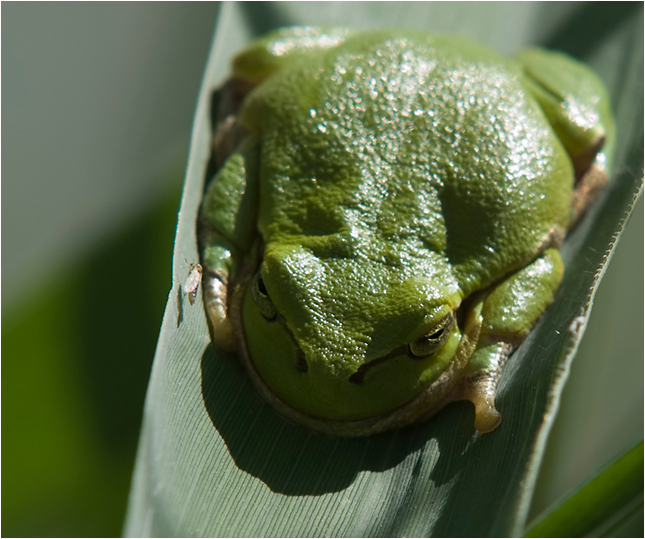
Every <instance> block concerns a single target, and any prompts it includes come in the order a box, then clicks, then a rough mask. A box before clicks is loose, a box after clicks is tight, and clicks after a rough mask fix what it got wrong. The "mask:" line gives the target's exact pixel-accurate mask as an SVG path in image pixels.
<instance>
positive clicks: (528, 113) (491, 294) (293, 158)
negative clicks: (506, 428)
mask: <svg viewBox="0 0 645 539" xmlns="http://www.w3.org/2000/svg"><path fill="white" fill-rule="evenodd" d="M222 96H223V97H222V99H221V103H222V107H223V108H222V109H221V110H220V111H219V119H218V122H217V124H218V125H217V126H215V127H216V129H215V134H214V143H213V145H214V153H215V159H216V161H217V163H218V165H219V169H218V171H217V172H216V173H215V174H214V177H213V178H212V180H211V181H210V183H209V185H208V186H207V188H206V191H205V195H204V200H203V203H202V208H201V216H200V225H199V226H200V229H199V236H200V243H201V245H200V248H201V253H202V255H201V256H202V259H201V262H202V265H203V268H204V281H203V282H204V298H205V306H206V310H207V313H208V317H209V319H210V326H211V331H212V338H213V341H214V343H215V344H216V345H217V346H218V347H221V348H223V349H226V350H234V351H236V352H237V353H238V354H239V356H240V358H241V361H242V362H243V364H244V366H245V368H246V370H247V371H248V374H249V377H250V379H251V381H252V383H253V385H254V386H255V388H256V389H257V391H258V392H259V393H260V394H261V395H262V396H263V397H264V398H265V399H266V400H267V401H268V402H269V403H270V404H271V405H273V406H274V407H275V408H276V409H277V410H278V411H279V412H280V413H282V414H283V415H284V416H286V417H287V418H289V419H291V420H293V421H296V422H298V423H301V424H304V425H306V426H308V427H310V428H312V429H315V430H318V431H322V432H325V433H328V434H332V435H338V436H367V435H371V434H374V433H377V432H381V431H384V430H389V429H396V428H399V427H403V426H406V425H410V424H414V423H418V422H421V421H424V420H426V419H427V418H429V417H430V416H432V415H433V414H434V413H436V412H437V411H438V410H439V409H441V408H442V407H443V406H445V405H446V404H447V403H449V402H452V401H455V400H463V399H467V400H470V401H472V402H473V403H474V405H475V428H476V429H477V430H478V431H480V432H489V431H491V430H493V429H495V428H496V427H497V426H498V425H499V423H500V421H501V415H500V414H499V413H498V411H497V410H496V409H495V404H494V397H495V388H496V382H497V380H498V378H499V374H500V370H501V368H502V367H503V365H504V362H505V361H506V359H507V358H508V356H509V354H510V353H511V352H512V350H513V349H514V347H516V346H517V345H518V344H519V343H520V342H521V341H522V339H523V338H524V337H525V336H526V335H527V333H528V332H529V330H530V329H531V328H532V327H533V326H534V324H535V323H536V321H537V320H538V318H539V317H540V315H541V314H542V313H543V312H544V310H545V309H546V308H547V306H548V305H549V304H550V303H551V302H552V300H553V296H554V293H555V291H556V289H557V288H558V285H559V283H560V280H561V278H562V273H563V265H562V261H561V258H560V254H559V251H558V247H559V246H560V244H561V242H562V240H563V239H564V237H565V235H566V233H567V230H568V229H569V228H570V227H571V226H572V223H574V222H575V221H576V219H577V218H578V217H579V216H580V214H581V213H582V212H583V211H584V209H585V208H586V207H587V206H588V204H589V202H590V201H591V200H592V199H593V197H594V195H595V194H596V193H597V192H598V190H599V189H600V188H601V187H602V185H603V184H604V183H605V182H606V179H607V170H609V167H610V159H611V149H612V143H613V131H614V126H613V119H612V116H611V111H610V106H609V101H608V98H607V95H606V91H605V89H604V88H603V85H602V83H601V82H600V80H599V79H598V77H597V76H596V75H595V74H594V73H592V72H591V71H590V70H589V69H588V68H587V67H585V66H583V65H581V64H580V63H578V62H576V61H575V60H573V59H571V58H569V57H567V56H565V55H563V54H559V53H556V52H547V51H544V50H539V49H529V50H525V51H523V52H520V53H519V54H518V55H517V56H516V57H515V58H514V59H505V58H503V57H501V56H499V55H498V54H497V53H495V52H494V51H491V50H489V49H488V48H486V47H484V46H482V45H480V44H477V43H475V42H473V41H471V40H469V39H465V38H462V37H455V36H446V35H429V34H427V33H424V32H417V31H401V30H376V31H365V32H353V31H350V30H345V29H331V30H330V29H318V28H308V27H306V28H305V27H301V28H287V29H282V30H279V31H277V32H274V33H272V34H270V35H268V36H266V37H264V38H263V39H260V40H259V41H257V42H255V43H253V44H251V45H250V46H249V47H248V48H247V49H246V50H243V51H242V52H241V53H240V54H238V56H237V57H236V58H235V59H234V61H233V74H232V77H231V79H230V80H229V81H228V83H227V84H226V85H225V87H224V90H223V93H222Z"/></svg>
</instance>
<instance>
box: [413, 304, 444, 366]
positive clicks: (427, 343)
mask: <svg viewBox="0 0 645 539" xmlns="http://www.w3.org/2000/svg"><path fill="white" fill-rule="evenodd" d="M454 324H455V315H454V313H449V314H447V315H446V316H444V317H443V318H442V319H441V320H439V322H438V323H437V324H436V325H435V326H434V327H433V328H432V329H430V331H429V332H428V333H426V334H425V335H424V336H423V337H420V338H419V339H417V340H416V341H413V342H411V343H410V344H409V345H408V348H409V350H410V355H411V356H412V357H413V358H424V357H427V356H429V355H430V354H433V353H434V352H436V351H437V350H440V349H441V347H442V346H443V345H444V344H445V343H446V341H447V340H448V337H450V332H451V330H452V327H453V325H454Z"/></svg>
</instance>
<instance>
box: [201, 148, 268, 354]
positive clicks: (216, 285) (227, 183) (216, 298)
mask: <svg viewBox="0 0 645 539" xmlns="http://www.w3.org/2000/svg"><path fill="white" fill-rule="evenodd" d="M258 151H259V144H258V141H257V138H256V137H253V136H249V137H247V138H246V139H244V141H243V142H242V143H241V144H240V146H239V147H238V149H237V150H236V151H234V152H233V153H232V154H231V155H230V156H229V157H228V159H227V160H226V162H225V163H224V165H223V166H222V168H221V169H220V170H219V171H218V172H217V174H216V175H215V177H214V178H213V180H212V181H211V182H210V184H209V187H208V190H207V191H206V194H205V196H204V202H203V204H202V208H201V213H200V234H199V236H200V238H199V239H200V250H201V259H202V265H203V266H204V279H203V289H204V303H205V305H206V312H207V313H208V317H209V319H210V322H211V326H212V329H213V340H214V341H215V344H216V345H217V346H219V347H220V348H222V349H224V350H228V351H234V350H235V348H236V344H235V342H236V339H235V335H234V330H233V326H232V324H231V317H230V314H229V308H230V296H231V292H232V290H233V287H234V286H235V284H236V278H237V274H238V272H239V268H240V266H241V262H242V258H243V257H244V256H245V255H246V254H247V253H248V252H249V251H250V250H251V246H252V245H253V242H254V240H255V237H256V235H257V228H256V218H257V205H258V192H257V190H258V181H257V178H258V167H257V163H258Z"/></svg>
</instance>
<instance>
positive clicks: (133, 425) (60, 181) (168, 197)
mask: <svg viewBox="0 0 645 539" xmlns="http://www.w3.org/2000/svg"><path fill="white" fill-rule="evenodd" d="M217 13H218V4H217V3H123V4H108V3H105V4H104V3H91V4H90V3H61V4H59V3H24V4H22V3H12V4H3V5H2V51H3V54H2V60H3V62H2V78H3V82H4V84H3V100H2V149H3V152H2V175H3V185H2V187H3V195H4V196H3V199H2V225H3V227H2V228H3V233H2V255H3V257H2V285H3V287H2V288H3V295H2V315H3V317H2V321H3V325H2V351H3V352H4V354H3V359H4V361H3V367H2V374H3V383H2V389H3V397H2V404H3V413H2V419H3V421H2V434H3V447H2V449H3V472H4V473H3V475H2V487H3V494H4V496H3V499H2V516H3V519H2V520H3V521H2V534H3V535H5V536H119V535H120V534H121V528H122V525H123V517H124V514H125V508H126V501H127V494H128V489H129V483H130V475H131V473H132V466H133V463H134V455H135V451H136V445H137V439H138V435H139V427H140V423H141V414H142V410H143V401H144V398H145V391H146V386H147V382H148V376H149V372H150V366H151V364H152V358H153V355H154V350H155V346H156V340H157V335H158V332H159V326H160V324H161V319H162V315H163V309H164V305H165V303H166V297H167V294H168V291H169V290H170V286H171V255H172V247H173V238H174V229H175V226H176V218H177V210H178V208H179V198H180V192H181V184H182V180H183V172H184V168H185V164H186V158H187V154H188V145H189V139H190V129H191V125H192V119H193V114H194V109H195V104H196V102H197V95H198V91H199V86H200V83H201V78H202V72H203V69H204V65H205V63H206V58H207V55H208V51H209V48H210V44H211V40H212V34H213V29H214V27H215V21H216V17H217Z"/></svg>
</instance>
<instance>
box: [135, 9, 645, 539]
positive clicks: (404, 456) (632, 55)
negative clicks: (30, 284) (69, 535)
mask: <svg viewBox="0 0 645 539" xmlns="http://www.w3.org/2000/svg"><path fill="white" fill-rule="evenodd" d="M594 9H596V8H585V7H584V5H576V4H574V5H570V4H563V5H549V6H546V5H542V4H497V3H492V4H475V5H473V4H464V3H457V4H452V3H451V4H441V3H439V4H426V3H415V4H398V3H397V4H393V3H378V4H373V3H355V4H354V3H349V4H343V3H325V4H324V5H322V4H318V3H314V4H300V3H295V4H287V5H285V4H281V3H263V4H261V5H248V4H227V5H225V7H224V9H223V10H222V12H221V16H220V20H219V24H218V28H217V31H216V34H215V41H214V43H213V49H212V52H211V58H210V60H209V63H208V66H207V70H206V73H205V77H204V85H203V89H202V93H201V97H200V101H199V104H198V108H197V112H196V117H195V125H194V132H193V142H192V148H191V155H190V159H189V165H188V170H187V176H186V186H185V190H184V198H183V202H182V209H181V212H180V218H179V225H178V230H177V237H176V244H175V258H174V287H173V289H172V291H171V293H170V296H169V300H168V305H167V308H166V314H165V318H164V323H163V327H162V330H161V335H160V338H159V343H158V348H157V354H156V357H155V362H154V366H153V372H152V377H151V380H150V385H149V390H148V396H147V402H146V408H145V415H144V426H143V430H142V434H141V440H140V447H139V454H138V459H137V466H136V470H135V476H134V480H133V487H132V492H131V499H130V507H129V513H128V520H127V523H126V530H125V531H126V534H127V535H132V536H137V535H144V536H146V535H152V536H174V535H182V536H186V535H188V536H203V535H217V536H392V535H393V536H404V535H405V536H424V535H434V536H488V535H493V536H495V535H500V536H502V535H519V534H522V532H523V528H524V523H525V520H526V515H527V511H528V506H529V502H530V497H531V493H532V490H533V486H534V484H535V478H536V474H537V470H538V467H539V463H540V460H541V455H542V452H543V448H544V444H545V442H546V438H547V436H548V433H549V430H550V427H551V424H552V422H553V418H554V415H555V413H556V411H557V407H558V402H559V395H560V393H561V390H562V387H563V384H564V382H565V380H566V378H567V376H568V372H569V366H570V362H571V359H572V356H573V353H574V352H575V348H576V347H577V343H578V341H579V338H580V336H581V334H582V332H583V330H584V327H585V324H586V320H587V317H588V309H589V307H588V305H589V300H590V298H591V297H593V291H595V287H596V286H597V284H598V281H599V279H600V277H601V275H602V272H603V267H604V264H605V263H606V261H607V260H608V258H610V256H611V252H613V251H611V250H609V246H610V245H613V244H614V243H615V239H616V238H617V234H618V233H619V231H620V230H621V229H622V227H623V224H624V220H625V219H626V217H627V212H628V209H629V207H630V205H631V203H632V201H633V199H634V196H635V193H636V192H637V191H638V189H639V186H640V183H641V180H640V177H641V173H642V146H643V108H642V103H643V99H642V95H643V56H642V50H643V42H642V33H643V27H642V5H641V6H640V7H638V8H636V13H634V10H635V8H633V7H627V8H625V7H623V9H622V11H620V10H616V11H615V12H614V11H611V13H610V15H611V16H601V17H599V16H598V13H595V12H594ZM580 21H582V23H584V24H586V25H585V26H577V24H579V23H580ZM599 21H600V22H599ZM591 23H594V24H596V26H597V27H596V32H595V34H594V35H593V39H590V38H589V37H588V35H589V30H590V24H591ZM286 24H317V25H333V24H336V25H340V24H342V25H350V26H356V27H374V26H407V27H417V28H424V29H427V30H429V31H442V32H448V31H450V32H460V33H466V34H469V35H471V36H473V37H475V38H477V39H479V40H480V41H482V42H485V43H487V44H489V45H491V46H493V47H495V48H496V49H497V50H499V51H500V52H502V53H506V54H509V53H512V52H513V51H515V50H517V49H518V48H520V47H521V46H523V45H528V44H543V45H546V46H551V47H557V48H560V49H564V50H567V51H568V52H570V53H572V54H574V55H575V56H577V57H579V58H581V59H583V60H584V61H586V62H588V63H589V64H591V65H592V66H593V67H594V68H595V69H596V70H597V71H598V72H599V73H600V75H601V77H602V78H603V79H604V80H605V82H606V83H607V84H608V87H609V90H610V93H611V95H612V98H613V101H614V104H615V107H614V108H615V112H616V116H617V122H618V137H619V138H618V143H617V154H616V160H615V164H616V166H615V168H616V173H615V174H614V178H613V180H612V182H611V184H610V185H609V186H608V188H607V189H606V190H605V192H604V193H603V195H602V197H601V199H600V200H599V201H598V202H597V204H596V205H595V206H594V208H593V210H592V211H591V212H590V214H589V215H587V217H586V218H585V219H584V221H583V222H582V223H581V224H580V226H578V227H577V228H576V230H575V231H574V233H573V234H572V235H571V237H570V238H569V239H568V241H567V243H566V245H565V247H564V249H563V251H562V254H563V258H564V261H565V265H566V273H565V277H564V282H563V284H562V286H561V288H560V289H559V291H558V294H557V297H556V301H555V303H554V304H553V305H552V307H551V308H550V309H549V311H548V313H547V316H545V317H544V318H543V320H542V321H541V323H540V324H539V325H538V327H536V328H535V330H534V331H533V332H532V333H531V335H530V336H529V338H528V339H527V340H526V341H525V342H524V344H523V345H522V346H521V347H520V349H519V350H518V351H517V352H516V353H515V354H514V355H513V356H512V360H511V361H510V362H509V364H508V367H507V368H506V369H505V371H504V374H503V377H502V380H501V382H500V388H499V394H498V399H497V404H498V408H499V409H500V410H501V411H502V414H503V415H504V420H503V423H502V425H501V427H500V428H499V429H497V430H496V431H495V432H493V433H491V434H488V435H484V436H481V435H479V434H476V433H475V432H474V430H473V426H472V424H473V419H474V413H473V411H472V406H471V405H469V404H467V403H457V404H453V405H451V406H449V407H448V408H447V409H445V410H444V411H442V412H441V413H440V414H439V415H438V416H437V417H436V418H434V419H432V420H431V421H429V422H427V423H426V424H424V425H421V426H418V427H414V428H408V429H404V430H402V431H399V432H394V433H388V434H383V435H379V436H375V437H372V438H369V439H365V440H338V439H331V438H326V437H323V436H319V435H316V434H313V433H310V432H308V431H306V430H304V429H302V428H299V427H297V426H293V425H291V424H288V423H286V422H284V421H283V420H282V419H280V418H279V417H277V416H276V415H275V414H274V413H273V412H272V411H271V410H270V409H269V408H268V407H267V406H266V405H264V404H263V403H262V402H261V401H260V400H259V398H258V397H257V396H256V395H255V394H254V392H253V391H252V389H251V387H250V385H249V383H248V381H247V380H246V378H245V376H244V374H243V373H242V371H241V369H240V367H239V366H238V364H237V363H236V362H235V358H234V357H223V356H222V355H221V354H220V353H218V352H216V351H215V350H214V349H213V348H212V346H211V345H210V338H209V335H208V328H207V325H206V321H205V317H204V312H203V305H202V303H201V298H200V299H199V300H198V301H197V302H196V303H195V305H193V306H190V305H189V303H188V301H187V299H186V297H181V296H180V293H179V288H180V287H181V285H182V283H183V281H184V280H185V279H186V277H187V275H188V270H189V264H190V263H192V262H195V261H197V258H198V255H197V251H196V241H195V218H196V212H197V210H198V206H199V200H200V197H201V193H202V190H203V184H204V181H205V178H204V175H205V169H206V165H207V161H208V156H209V144H210V131H209V130H210V123H209V107H210V100H211V93H212V90H213V89H214V88H215V87H216V85H217V84H218V83H220V82H221V81H222V80H223V79H224V77H225V76H226V73H227V70H228V60H229V58H230V56H231V54H232V53H233V52H234V51H235V50H237V49H239V48H240V47H241V46H243V45H244V44H245V43H246V42H247V41H248V40H249V39H250V38H251V36H252V35H255V34H258V33H261V32H263V31H265V30H268V29H269V28H271V27H276V26H281V25H286ZM598 25H599V26H598ZM599 29H600V30H602V32H600V33H599V31H598V30H599ZM586 36H587V37H586ZM601 38H602V39H601Z"/></svg>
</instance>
